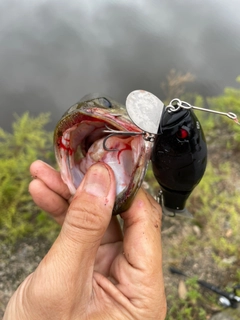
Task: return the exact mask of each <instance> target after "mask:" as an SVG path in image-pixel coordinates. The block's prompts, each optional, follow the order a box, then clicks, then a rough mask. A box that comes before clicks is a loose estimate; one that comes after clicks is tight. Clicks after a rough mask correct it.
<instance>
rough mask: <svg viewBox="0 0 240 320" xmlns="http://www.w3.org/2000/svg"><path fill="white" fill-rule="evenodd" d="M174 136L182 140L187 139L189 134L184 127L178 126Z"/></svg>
mask: <svg viewBox="0 0 240 320" xmlns="http://www.w3.org/2000/svg"><path fill="white" fill-rule="evenodd" d="M176 136H177V137H178V139H181V140H184V139H187V138H188V136H189V132H188V131H187V130H186V129H185V128H183V127H182V128H179V130H178V131H177V133H176Z"/></svg>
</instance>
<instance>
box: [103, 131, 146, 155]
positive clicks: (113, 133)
mask: <svg viewBox="0 0 240 320" xmlns="http://www.w3.org/2000/svg"><path fill="white" fill-rule="evenodd" d="M106 128H107V129H108V130H103V132H105V133H110V134H109V135H108V136H106V137H105V138H104V139H103V149H104V150H106V151H119V150H118V149H110V148H108V147H107V146H106V142H107V140H108V139H109V138H111V137H113V136H126V137H127V136H137V135H144V134H145V133H144V132H134V131H118V130H114V129H111V128H109V127H108V126H107V125H106Z"/></svg>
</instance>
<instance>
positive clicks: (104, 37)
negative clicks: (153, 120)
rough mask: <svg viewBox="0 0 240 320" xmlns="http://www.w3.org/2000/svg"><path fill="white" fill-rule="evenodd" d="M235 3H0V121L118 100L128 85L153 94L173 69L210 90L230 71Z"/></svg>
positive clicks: (230, 82)
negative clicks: (88, 98) (97, 95)
mask: <svg viewBox="0 0 240 320" xmlns="http://www.w3.org/2000/svg"><path fill="white" fill-rule="evenodd" d="M239 11H240V1H239V0H181V1H180V0H161V1H160V0H134V1H133V0H132V1H131V0H129V1H127V0H115V1H114V0H112V1H110V0H85V1H84V0H79V1H77V0H68V1H65V0H21V1H19V0H0V126H1V127H3V128H9V126H8V124H9V123H10V122H11V121H12V120H13V117H12V114H13V113H14V112H17V113H18V114H22V113H23V112H24V111H25V110H29V111H31V113H32V114H37V113H39V112H46V111H51V112H52V121H53V124H55V123H56V121H57V120H58V119H59V118H60V117H61V115H62V113H63V112H64V111H65V110H66V109H67V108H69V107H70V106H71V105H72V104H74V103H75V102H76V101H78V100H79V99H80V98H81V97H82V96H84V95H85V94H87V93H90V92H102V93H106V94H107V95H109V96H112V97H113V98H115V99H116V100H119V101H121V102H124V101H125V98H126V96H127V95H128V93H129V92H130V91H132V90H135V89H145V90H148V91H151V92H152V93H154V94H156V95H158V96H159V98H160V99H161V94H162V92H161V88H160V83H161V82H162V81H163V80H164V78H165V76H166V74H167V73H168V72H169V71H170V70H171V69H172V68H175V69H177V70H178V71H181V72H188V71H189V72H191V73H193V74H194V75H195V77H196V84H195V87H194V89H195V90H196V91H197V92H199V93H202V94H205V95H215V94H218V93H220V92H221V90H222V89H223V88H224V87H225V86H234V85H235V79H236V77H237V76H238V75H240V67H239V66H240V19H239Z"/></svg>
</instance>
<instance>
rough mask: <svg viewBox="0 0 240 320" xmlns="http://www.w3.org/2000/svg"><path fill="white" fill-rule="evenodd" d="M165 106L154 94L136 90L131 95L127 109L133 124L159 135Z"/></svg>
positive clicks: (127, 102) (128, 97)
mask: <svg viewBox="0 0 240 320" xmlns="http://www.w3.org/2000/svg"><path fill="white" fill-rule="evenodd" d="M163 107H164V104H163V102H162V101H161V100H160V99H158V98H157V97H156V96H155V95H154V94H152V93H150V92H148V91H144V90H135V91H132V92H131V93H129V95H128V96H127V100H126V109H127V112H128V115H129V117H130V119H131V120H132V122H133V123H134V124H135V125H136V126H137V127H138V128H140V129H141V130H142V131H144V132H148V133H152V134H157V133H158V129H159V124H160V121H161V117H162V112H163Z"/></svg>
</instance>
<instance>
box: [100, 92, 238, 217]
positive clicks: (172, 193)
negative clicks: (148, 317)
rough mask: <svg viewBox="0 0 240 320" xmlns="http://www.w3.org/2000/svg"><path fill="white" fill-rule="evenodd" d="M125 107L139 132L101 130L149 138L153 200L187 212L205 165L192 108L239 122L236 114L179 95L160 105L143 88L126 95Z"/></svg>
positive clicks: (203, 144) (172, 213) (169, 212)
mask: <svg viewBox="0 0 240 320" xmlns="http://www.w3.org/2000/svg"><path fill="white" fill-rule="evenodd" d="M126 109H127V112H128V115H129V117H130V119H131V120H132V122H133V123H134V124H135V125H136V126H137V127H139V128H140V129H141V130H142V132H141V133H139V132H134V133H133V132H125V131H123V132H122V131H113V130H106V131H105V132H108V133H110V136H112V135H139V134H141V135H143V137H144V139H148V141H151V142H152V143H153V149H152V153H151V161H152V168H153V173H154V176H155V178H156V180H157V181H158V184H159V185H160V191H159V194H158V196H157V200H158V202H159V203H160V204H161V205H162V208H163V212H164V214H166V215H169V216H175V215H176V214H180V215H187V216H191V215H190V213H189V212H188V210H187V209H186V207H185V205H186V201H187V199H188V197H189V196H190V194H191V193H192V191H193V189H194V188H195V187H196V186H197V184H198V183H199V182H200V181H201V179H202V177H203V175H204V172H205V169H206V165H207V144H206V140H205V137H204V132H203V130H202V127H201V124H200V122H199V120H198V118H197V116H196V115H195V114H194V112H193V109H197V110H201V111H205V112H212V113H215V114H220V115H224V116H227V117H228V118H230V119H232V120H234V121H235V122H236V123H237V124H238V125H239V124H240V123H239V122H238V119H237V116H236V115H235V114H234V113H232V112H229V113H225V112H219V111H215V110H211V109H205V108H200V107H197V106H192V105H190V104H189V103H187V102H185V101H181V100H180V99H173V100H172V101H171V102H170V104H169V105H167V106H164V104H163V102H162V101H161V100H160V99H158V98H157V97H156V96H155V95H153V94H151V93H150V92H147V91H144V90H136V91H133V92H131V93H130V94H129V95H128V97H127V100H126ZM107 139H108V137H106V138H105V139H104V149H105V150H108V151H111V149H107V148H106V141H107ZM113 151H116V149H115V150H113Z"/></svg>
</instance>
